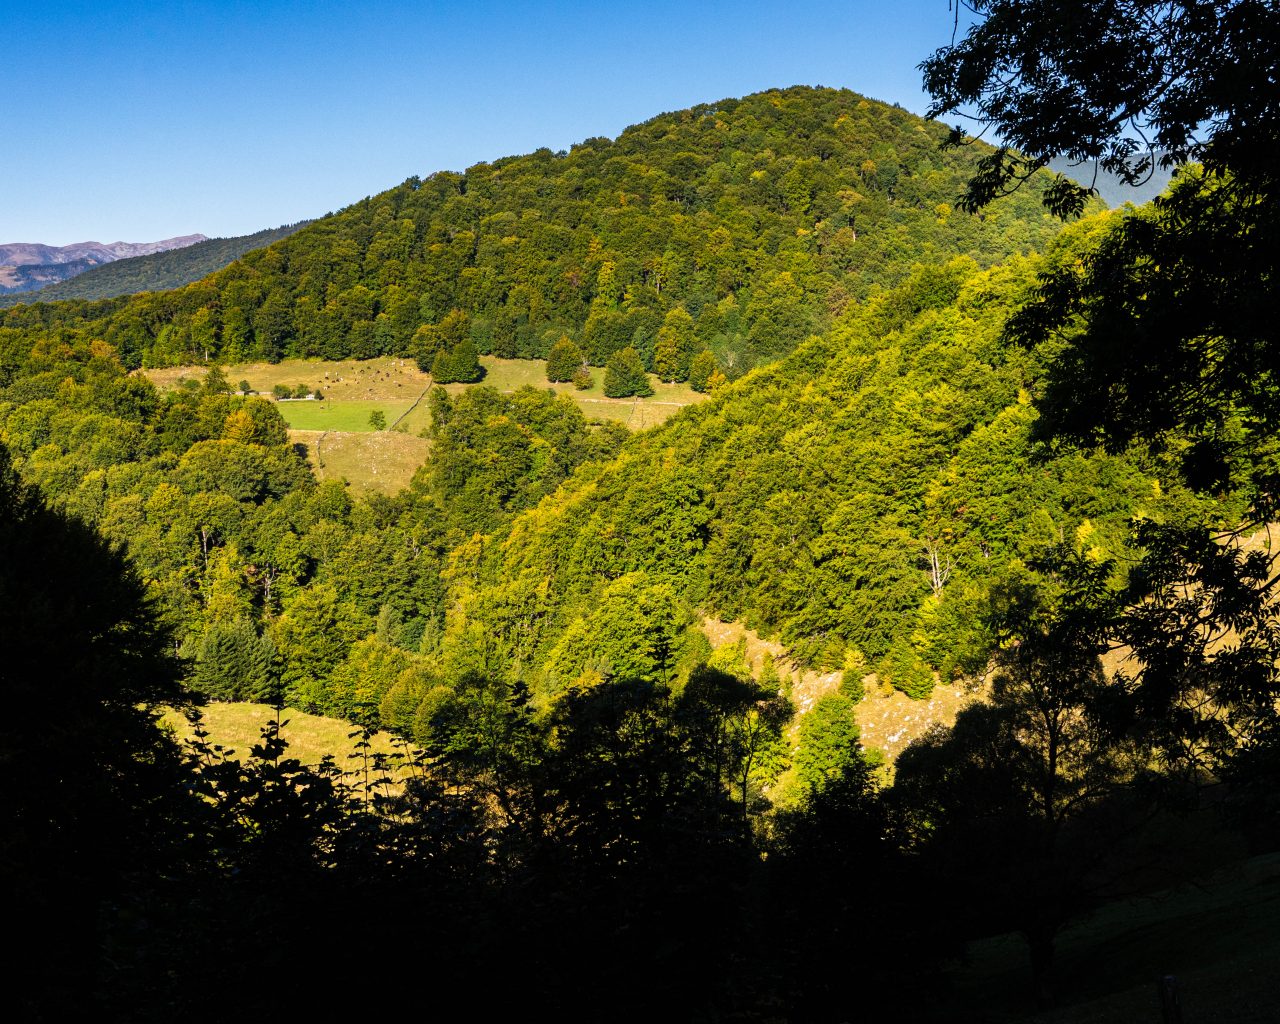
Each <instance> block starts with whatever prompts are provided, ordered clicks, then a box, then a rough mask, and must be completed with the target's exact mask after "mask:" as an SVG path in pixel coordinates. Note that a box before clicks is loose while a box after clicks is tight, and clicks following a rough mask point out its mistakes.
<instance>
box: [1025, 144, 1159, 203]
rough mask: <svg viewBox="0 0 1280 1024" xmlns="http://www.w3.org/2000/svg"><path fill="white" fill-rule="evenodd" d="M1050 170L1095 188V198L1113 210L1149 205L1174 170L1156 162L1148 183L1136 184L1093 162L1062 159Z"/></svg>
mask: <svg viewBox="0 0 1280 1024" xmlns="http://www.w3.org/2000/svg"><path fill="white" fill-rule="evenodd" d="M1049 170H1051V171H1057V172H1058V173H1059V174H1061V175H1064V176H1065V177H1068V178H1070V179H1071V180H1072V181H1076V182H1079V183H1080V184H1081V185H1084V186H1086V187H1087V188H1095V189H1097V190H1098V198H1100V199H1101V200H1102V201H1103V202H1104V203H1106V204H1107V206H1109V207H1110V208H1111V209H1113V210H1114V209H1115V208H1116V207H1118V206H1123V205H1124V204H1125V203H1133V205H1134V206H1141V205H1142V204H1143V203H1149V202H1151V200H1152V199H1154V198H1155V197H1156V196H1158V195H1159V194H1160V193H1161V192H1163V191H1164V190H1165V189H1166V188H1168V187H1169V182H1170V181H1171V180H1172V179H1173V169H1172V168H1166V167H1161V166H1160V164H1159V163H1158V162H1157V164H1156V165H1155V166H1154V167H1153V168H1152V169H1151V173H1150V175H1149V176H1148V177H1147V180H1146V181H1144V182H1142V183H1141V184H1138V185H1129V184H1126V183H1125V182H1124V180H1123V179H1121V178H1120V177H1119V176H1118V175H1115V174H1112V173H1111V172H1110V171H1104V170H1102V168H1100V167H1097V165H1096V164H1095V163H1094V162H1092V161H1088V160H1086V161H1084V162H1083V163H1072V161H1071V160H1069V159H1068V158H1067V157H1065V156H1059V157H1054V158H1053V159H1052V160H1050V161H1049Z"/></svg>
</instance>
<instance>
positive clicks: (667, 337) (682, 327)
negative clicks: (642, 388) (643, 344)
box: [653, 306, 696, 382]
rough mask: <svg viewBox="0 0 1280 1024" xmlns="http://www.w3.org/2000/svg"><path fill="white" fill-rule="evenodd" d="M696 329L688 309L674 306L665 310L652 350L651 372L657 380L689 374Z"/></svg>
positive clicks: (682, 378) (675, 378) (676, 378)
mask: <svg viewBox="0 0 1280 1024" xmlns="http://www.w3.org/2000/svg"><path fill="white" fill-rule="evenodd" d="M695 335H696V329H695V327H694V323H693V317H691V316H690V315H689V313H688V311H687V310H686V309H685V308H684V307H683V306H675V307H673V308H672V309H670V310H669V311H668V312H667V315H666V317H665V318H664V319H663V321H662V326H661V327H660V328H659V329H658V340H657V342H656V344H655V346H654V350H653V372H654V373H656V374H657V375H658V379H659V380H664V381H668V382H670V381H676V380H685V379H686V378H687V377H688V376H689V363H690V361H691V360H692V359H693V347H694V345H695V343H696V337H695Z"/></svg>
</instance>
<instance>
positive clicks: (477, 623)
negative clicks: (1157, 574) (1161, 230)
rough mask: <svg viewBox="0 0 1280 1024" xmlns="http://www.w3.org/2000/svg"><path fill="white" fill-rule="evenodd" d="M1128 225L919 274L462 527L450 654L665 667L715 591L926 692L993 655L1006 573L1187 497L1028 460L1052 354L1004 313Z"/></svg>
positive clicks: (765, 623) (748, 613) (733, 612)
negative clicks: (1027, 341)
mask: <svg viewBox="0 0 1280 1024" xmlns="http://www.w3.org/2000/svg"><path fill="white" fill-rule="evenodd" d="M1112 223H1114V219H1113V218H1112V217H1109V216H1103V217H1099V218H1094V219H1092V220H1087V221H1085V222H1084V223H1082V224H1080V225H1078V226H1077V227H1075V228H1073V229H1070V230H1069V231H1068V232H1067V233H1066V234H1065V235H1064V236H1063V237H1062V238H1061V239H1060V240H1059V242H1058V243H1057V244H1056V245H1055V246H1054V247H1053V249H1052V251H1051V253H1050V255H1049V256H1047V257H1045V258H1033V259H1016V260H1013V261H1011V262H1010V263H1008V264H1006V265H1004V266H1001V267H998V268H994V269H991V270H979V269H978V268H977V267H976V266H974V265H973V263H972V262H971V261H968V260H956V261H953V262H952V263H950V264H947V265H945V266H943V267H938V268H930V269H925V270H920V271H917V272H916V273H915V274H914V275H913V276H912V278H911V279H910V280H909V281H908V282H906V283H905V284H904V285H902V286H901V287H899V288H898V289H896V290H893V291H890V292H888V293H886V294H885V295H883V296H881V297H878V298H876V299H874V300H872V301H870V302H868V303H866V304H865V305H863V306H862V307H860V308H859V309H857V310H856V311H853V312H852V313H850V314H849V315H847V316H845V317H844V318H843V319H842V320H841V321H840V323H838V324H837V325H836V327H835V328H834V329H833V330H832V331H831V332H830V333H829V334H827V335H825V336H823V337H821V338H815V339H813V340H811V341H810V342H808V343H806V344H804V345H802V346H801V347H800V348H799V349H798V350H797V351H796V352H795V353H793V354H792V355H791V356H790V357H788V358H787V359H785V360H783V361H782V362H779V363H777V364H774V365H772V366H769V367H767V368H763V369H760V370H757V371H755V372H753V373H752V374H750V375H749V376H747V377H746V378H744V379H743V380H741V381H739V382H737V383H736V384H734V385H732V386H731V387H729V388H727V389H724V390H723V391H721V392H720V393H718V394H717V395H716V396H714V397H713V399H712V400H711V401H710V402H707V403H704V404H703V405H700V406H698V407H696V408H692V409H688V410H685V411H684V412H682V413H681V414H680V415H679V416H677V417H675V418H673V419H672V420H670V421H668V423H667V424H666V425H664V426H663V427H660V428H658V429H656V430H653V431H649V432H647V433H646V434H643V435H640V436H637V437H635V438H634V439H632V440H631V441H630V442H629V443H628V444H627V445H626V446H625V447H624V448H623V450H622V452H621V453H620V455H619V457H618V458H617V459H616V460H614V461H612V462H610V463H607V464H603V465H598V466H594V467H588V468H584V469H583V470H581V471H580V472H579V474H578V475H577V476H576V477H575V478H574V479H573V480H572V481H571V482H570V483H569V484H567V485H566V486H565V487H564V488H562V489H561V490H560V492H559V493H557V494H556V495H555V496H553V497H551V498H548V499H546V500H545V501H543V502H542V503H541V504H540V505H539V506H538V507H537V508H536V509H534V510H532V511H530V512H528V513H525V514H523V515H521V516H520V517H518V518H516V519H515V520H514V522H513V523H512V525H511V527H510V529H509V530H506V531H501V532H499V533H498V534H496V535H494V536H492V537H490V538H487V539H484V540H481V539H479V538H477V539H476V540H475V542H474V543H473V544H471V545H463V546H461V547H460V548H458V549H457V550H456V551H455V553H454V554H453V556H452V558H453V565H452V567H451V568H449V569H448V570H447V572H446V578H448V579H449V580H451V594H450V599H451V610H450V616H451V617H450V623H449V629H448V631H447V633H446V636H445V639H444V646H443V657H444V661H445V663H446V664H449V665H451V666H452V670H453V671H454V672H460V671H464V670H467V669H474V670H482V671H488V672H494V671H511V670H512V666H516V667H517V668H516V670H517V671H520V672H523V673H524V674H525V675H526V677H527V678H531V679H535V680H537V681H538V682H537V686H538V687H540V688H541V690H542V692H544V693H546V694H548V695H550V694H553V693H555V692H559V690H561V689H562V688H564V687H566V686H568V685H570V684H571V683H573V682H574V681H575V680H577V679H579V678H581V677H583V676H584V675H586V676H588V677H590V676H591V674H592V673H596V674H599V673H601V672H603V673H604V674H606V675H607V674H609V673H610V672H611V671H612V672H618V671H620V669H619V666H624V667H625V671H623V672H622V674H624V675H626V674H632V675H642V676H644V675H648V676H651V677H655V678H663V677H664V675H665V674H666V673H669V672H671V671H673V665H674V663H675V661H676V660H677V657H678V651H677V648H678V645H679V642H680V641H679V629H680V626H681V624H682V623H687V622H689V621H692V618H693V614H694V610H695V609H700V610H703V611H708V612H711V613H714V614H717V615H720V616H721V617H724V618H739V619H741V620H743V621H744V622H745V623H746V624H748V625H749V626H752V627H754V628H757V629H759V630H760V631H761V632H763V633H765V634H768V635H771V636H774V637H776V638H779V639H781V640H782V641H783V642H784V643H787V644H788V645H790V646H791V648H792V649H793V651H795V652H796V653H798V654H799V655H800V656H801V657H802V658H803V659H805V660H807V661H809V662H810V663H813V664H817V665H823V666H827V667H833V668H840V667H841V666H847V667H851V668H853V667H857V668H861V667H865V668H867V669H877V670H878V671H880V673H881V674H882V676H883V677H885V678H887V679H888V680H889V681H890V682H892V683H893V684H894V685H896V686H898V687H899V688H902V689H904V690H906V691H907V692H908V693H913V694H916V695H923V694H924V693H926V692H927V691H928V689H929V688H930V687H931V686H932V678H933V677H932V671H933V670H938V671H940V672H941V673H942V674H943V676H944V677H947V676H949V675H950V674H951V673H952V672H955V671H958V670H964V669H967V670H969V671H974V670H976V669H979V668H981V667H982V666H983V665H984V664H985V662H986V659H987V658H988V656H989V655H990V652H991V650H992V647H993V643H994V641H993V638H992V636H991V635H989V634H987V633H986V632H985V627H984V626H983V621H984V618H985V612H986V611H987V610H988V605H987V595H988V592H989V589H990V587H991V585H992V584H993V583H996V582H1005V583H1007V582H1009V581H1011V580H1016V579H1017V578H1019V576H1025V574H1026V573H1027V572H1028V570H1027V568H1026V562H1027V561H1028V560H1030V558H1031V557H1032V556H1033V555H1034V554H1036V553H1037V552H1039V551H1044V550H1046V549H1048V548H1050V547H1052V546H1054V545H1056V544H1059V543H1062V542H1064V541H1065V542H1067V543H1068V544H1076V545H1077V546H1079V547H1080V548H1082V549H1083V550H1085V551H1089V550H1093V551H1095V552H1096V553H1097V554H1098V555H1101V554H1103V553H1105V552H1110V553H1111V554H1116V553H1118V552H1120V551H1121V550H1123V549H1124V545H1125V543H1126V537H1127V534H1128V519H1129V517H1130V516H1132V515H1134V514H1140V515H1146V516H1154V517H1167V516H1174V515H1176V514H1178V510H1179V508H1180V507H1182V505H1181V503H1182V502H1184V501H1186V500H1188V499H1186V497H1185V495H1181V494H1178V493H1177V492H1176V488H1175V487H1174V486H1173V485H1172V484H1171V483H1170V479H1171V477H1172V476H1173V473H1172V472H1171V468H1172V467H1161V466H1158V465H1154V464H1151V463H1150V462H1148V463H1146V464H1143V463H1141V462H1140V461H1139V460H1138V459H1137V458H1136V457H1134V456H1106V455H1102V454H1088V455H1086V454H1081V453H1078V452H1077V453H1068V454H1064V455H1060V456H1057V457H1053V458H1045V459H1043V460H1037V459H1034V458H1033V445H1032V438H1031V427H1032V424H1033V423H1034V421H1035V417H1036V414H1035V412H1034V409H1033V407H1032V405H1031V392H1033V391H1034V390H1035V388H1036V386H1037V381H1038V379H1039V377H1040V375H1041V373H1042V371H1043V367H1044V365H1045V360H1046V359H1047V358H1049V357H1051V355H1052V353H1051V352H1048V351H1045V350H1037V351H1027V350H1025V349H1022V348H1019V347H1017V346H1013V345H1010V344H1009V343H1008V342H1007V341H1005V340H1004V339H1003V336H1002V335H1003V328H1004V323H1005V320H1006V319H1007V317H1008V316H1009V315H1010V314H1011V313H1012V312H1013V311H1014V310H1015V309H1016V308H1018V305H1019V303H1020V301H1022V300H1023V299H1025V297H1026V296H1027V295H1029V294H1030V290H1031V289H1032V288H1033V287H1034V283H1035V275H1036V272H1037V271H1038V270H1042V269H1044V268H1045V267H1046V266H1048V265H1054V264H1064V263H1067V264H1069V263H1070V262H1072V261H1074V260H1076V259H1078V257H1079V255H1080V254H1081V253H1082V252H1084V251H1085V247H1086V246H1087V244H1089V243H1090V241H1091V240H1092V239H1096V238H1097V237H1098V236H1099V235H1100V234H1101V233H1102V232H1105V231H1106V230H1107V228H1108V226H1109V225H1110V224H1112ZM673 609H674V610H673ZM481 638H483V642H482V641H481Z"/></svg>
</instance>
